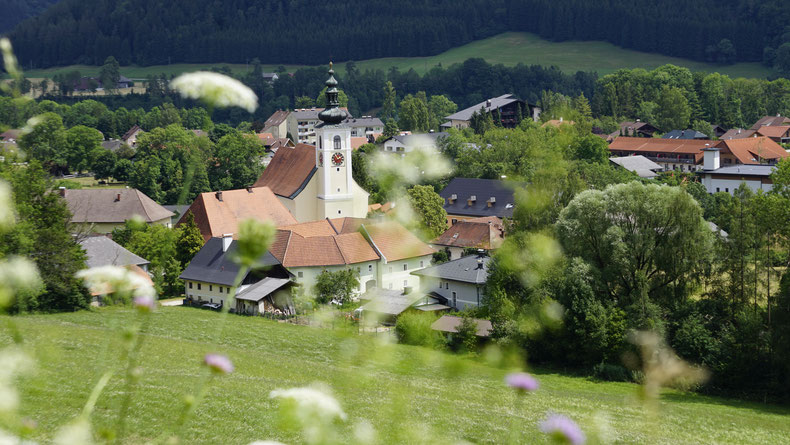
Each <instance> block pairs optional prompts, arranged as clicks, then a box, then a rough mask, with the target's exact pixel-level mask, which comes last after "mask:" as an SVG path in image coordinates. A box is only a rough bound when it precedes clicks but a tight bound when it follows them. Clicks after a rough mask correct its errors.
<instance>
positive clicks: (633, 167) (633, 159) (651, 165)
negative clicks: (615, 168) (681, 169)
mask: <svg viewBox="0 0 790 445" xmlns="http://www.w3.org/2000/svg"><path fill="white" fill-rule="evenodd" d="M609 160H610V161H612V162H613V163H615V164H617V165H619V166H620V167H623V168H624V169H626V170H628V171H632V172H635V173H636V174H637V175H639V176H640V177H642V178H654V177H656V176H658V175H657V174H656V170H663V169H664V167H662V166H660V165H658V164H656V163H655V162H653V161H651V160H650V159H647V158H646V157H644V156H642V155H636V156H622V157H619V158H618V157H615V158H609Z"/></svg>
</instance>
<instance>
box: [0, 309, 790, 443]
mask: <svg viewBox="0 0 790 445" xmlns="http://www.w3.org/2000/svg"><path fill="white" fill-rule="evenodd" d="M219 316H220V315H219V314H217V313H214V312H209V311H204V310H200V309H192V308H184V307H173V308H160V309H159V311H158V312H157V313H155V314H153V315H152V319H151V324H150V326H149V328H148V334H147V335H146V337H145V343H144V346H143V348H142V353H143V357H144V358H143V360H142V363H141V368H142V370H143V374H142V378H141V381H140V385H139V390H138V392H137V394H136V396H135V398H134V403H133V407H132V409H131V413H130V417H129V429H130V431H132V436H131V437H130V438H129V440H128V441H127V442H128V443H140V442H143V441H146V440H148V439H153V438H156V437H158V435H159V434H161V433H162V432H163V431H166V430H167V429H168V428H170V427H171V425H172V424H173V422H174V419H175V417H176V416H177V413H178V409H179V407H180V400H182V397H183V396H184V395H185V394H187V393H191V392H192V391H193V390H194V388H195V387H196V385H197V382H198V381H199V380H200V378H201V375H202V373H203V372H205V371H204V370H203V369H201V367H200V365H199V363H200V361H201V359H202V357H203V355H204V354H205V353H207V352H217V351H219V352H222V353H225V354H227V355H228V356H229V357H230V358H231V359H232V361H233V363H234V364H235V366H236V370H235V372H233V373H232V374H230V375H227V376H222V377H218V378H216V379H215V380H214V382H213V384H212V386H211V387H210V390H209V391H208V395H207V398H206V399H205V402H204V403H203V404H202V405H201V406H200V407H199V408H198V409H197V411H196V418H195V419H193V421H192V422H190V423H189V425H188V428H187V430H186V432H185V435H184V441H183V443H223V444H246V443H249V442H250V441H252V440H256V439H258V440H260V439H277V440H280V441H282V442H284V443H298V442H299V437H298V436H297V435H295V433H291V432H284V431H282V430H281V429H279V428H278V427H277V426H276V424H275V423H276V422H275V413H276V411H277V409H276V405H275V404H274V403H273V402H272V401H270V400H269V397H268V394H269V392H270V391H271V390H273V389H276V388H288V387H294V386H303V385H309V384H312V383H314V382H323V383H325V384H327V385H329V386H330V387H331V388H332V389H333V391H334V392H335V395H336V396H337V398H338V400H339V401H340V403H341V404H342V406H343V408H344V409H345V410H346V412H347V413H348V416H349V420H348V422H347V423H346V424H345V425H344V426H343V429H344V433H345V434H349V435H350V434H351V432H350V431H351V430H352V429H353V425H354V424H355V423H356V422H358V421H359V420H360V419H367V420H368V421H370V422H371V423H372V424H373V425H374V427H375V428H376V430H377V432H378V438H379V441H380V443H404V442H409V443H419V442H424V443H435V442H436V441H439V440H440V439H441V441H443V442H444V441H446V442H448V443H449V442H456V441H458V440H467V441H471V442H477V443H502V442H503V441H504V439H505V438H507V430H508V428H509V427H510V426H511V425H517V426H519V428H520V429H521V435H520V442H523V443H546V441H545V438H544V437H543V436H542V434H541V433H539V432H537V429H536V427H535V425H536V423H537V422H538V421H539V420H540V419H542V418H543V417H544V415H545V413H546V412H547V411H555V412H560V413H565V414H567V415H569V416H571V417H572V418H574V419H575V420H577V421H578V422H579V423H580V424H581V426H582V427H583V428H584V429H585V430H586V431H587V432H588V435H590V436H593V435H595V432H596V431H608V433H607V434H608V435H609V437H610V438H611V439H612V440H613V441H614V442H617V443H738V444H742V443H755V444H762V443H787V441H788V438H790V409H785V408H778V407H773V406H768V405H760V404H754V403H747V402H741V401H737V400H729V399H720V398H712V397H705V396H700V395H696V394H689V393H683V392H679V391H674V390H668V391H665V392H664V394H663V396H662V400H661V402H660V405H659V407H658V413H659V415H658V416H650V415H648V414H646V411H645V410H644V409H643V407H642V406H641V405H640V404H639V403H638V401H637V399H636V398H635V396H634V395H635V394H636V390H637V387H636V386H635V385H633V384H628V383H599V382H593V381H591V380H589V379H586V378H581V377H571V376H567V375H561V374H557V373H553V372H548V371H542V370H539V369H533V370H532V372H533V373H534V374H535V375H536V377H537V378H538V379H539V380H540V383H541V388H540V390H539V391H537V392H536V393H534V394H531V395H529V396H528V397H526V400H525V402H524V404H523V406H522V407H521V408H520V409H518V410H515V409H514V399H515V395H514V394H513V393H512V392H511V391H510V390H509V389H508V388H506V387H504V385H503V380H502V379H503V376H504V375H505V372H506V371H505V370H503V369H499V368H497V367H493V366H489V365H486V364H483V363H482V362H481V360H479V359H478V360H472V359H461V358H458V357H457V356H452V355H447V354H431V353H428V352H427V350H425V349H422V348H417V347H411V346H403V345H387V344H384V343H383V342H382V341H381V338H380V337H378V338H377V337H370V336H358V335H356V334H351V333H343V332H341V331H340V330H328V329H318V328H311V327H305V326H296V325H290V324H285V323H278V322H276V321H269V320H264V319H261V318H246V317H239V316H230V318H229V319H228V320H227V323H226V324H225V328H224V332H223V333H222V335H217V334H216V329H217V326H218V323H217V321H218V320H219ZM133 317H135V314H134V313H133V312H132V311H131V310H125V309H102V310H97V311H90V312H89V311H84V312H78V313H70V314H58V315H33V316H20V317H14V318H13V319H9V318H7V317H3V318H5V319H2V320H0V326H2V328H0V344H7V343H9V342H10V336H9V330H8V326H9V325H8V322H9V321H12V322H13V323H14V324H16V326H17V327H19V329H20V330H21V332H22V335H23V336H24V341H25V343H26V344H27V346H28V348H29V349H30V350H31V351H34V354H35V356H36V358H37V360H38V367H37V369H36V372H35V373H32V374H30V375H28V376H26V377H25V378H23V379H22V380H21V383H20V386H21V390H22V403H23V413H22V414H23V415H25V416H27V417H29V418H31V419H33V420H34V421H35V422H37V425H38V427H37V430H36V437H35V438H36V439H39V440H46V439H47V438H48V437H50V436H51V434H52V432H53V431H54V430H55V429H56V428H57V427H58V426H59V425H62V424H63V423H65V422H67V421H69V420H70V419H72V418H74V417H75V416H76V415H77V414H78V412H79V411H80V409H81V407H82V405H83V404H84V402H85V400H86V398H87V397H88V394H89V392H90V390H91V388H92V386H93V385H94V384H95V382H96V381H97V380H98V378H99V375H100V374H101V372H103V370H105V369H107V368H111V369H115V370H117V371H118V372H116V377H114V378H113V379H112V380H111V381H110V383H109V385H108V386H107V388H106V389H105V390H104V392H103V393H102V395H101V397H100V398H99V400H98V404H97V407H96V411H95V412H94V414H93V422H94V425H95V426H96V427H97V428H98V429H101V428H106V427H109V426H110V425H112V422H113V419H114V416H115V414H116V413H117V409H118V405H119V400H120V391H121V381H120V378H119V377H117V375H119V374H121V372H120V369H121V364H120V363H119V362H120V360H119V354H120V353H119V351H120V349H121V348H120V342H119V340H118V338H119V335H120V334H119V331H120V329H121V328H122V327H124V326H127V325H129V324H130V323H131V322H132V321H133Z"/></svg>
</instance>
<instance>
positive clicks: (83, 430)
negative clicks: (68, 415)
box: [52, 417, 93, 445]
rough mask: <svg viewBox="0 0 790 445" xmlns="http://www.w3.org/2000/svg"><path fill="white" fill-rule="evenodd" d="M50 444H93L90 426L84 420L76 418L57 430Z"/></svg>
mask: <svg viewBox="0 0 790 445" xmlns="http://www.w3.org/2000/svg"><path fill="white" fill-rule="evenodd" d="M52 443H54V444H55V445H89V444H92V443H93V433H92V432H91V424H90V422H88V420H87V419H85V418H82V417H80V418H78V419H77V420H75V421H74V422H72V423H70V424H68V425H65V426H63V427H61V428H60V430H58V433H57V434H56V435H55V438H54V439H53V441H52Z"/></svg>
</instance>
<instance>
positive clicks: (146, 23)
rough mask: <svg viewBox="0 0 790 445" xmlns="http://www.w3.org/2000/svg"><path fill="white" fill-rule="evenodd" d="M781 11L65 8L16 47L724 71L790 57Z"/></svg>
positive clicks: (67, 2) (229, 57)
mask: <svg viewBox="0 0 790 445" xmlns="http://www.w3.org/2000/svg"><path fill="white" fill-rule="evenodd" d="M788 22H790V9H788V8H786V7H784V3H783V2H782V1H781V0H766V1H764V2H760V3H757V4H755V3H753V2H748V1H746V0H732V1H729V2H715V1H713V0H700V1H697V2H685V1H681V0H648V1H644V2H640V3H634V2H626V1H623V0H612V1H609V2H606V3H605V4H602V3H598V2H583V1H580V0H558V1H548V0H527V1H520V0H519V1H517V0H460V1H452V2H451V1H449V0H438V1H435V2H402V1H401V2H384V1H380V0H372V1H362V0H345V1H342V2H318V1H315V0H296V1H291V2H281V1H270V2H262V1H260V0H233V1H229V2H210V1H208V0H194V1H192V2H188V3H184V2H152V1H148V0H126V1H123V2H121V1H118V0H89V1H84V0H63V1H62V2H60V3H58V4H56V5H54V6H53V7H51V8H50V9H48V10H47V11H46V12H45V13H43V14H41V15H40V16H37V17H34V18H32V19H30V20H27V21H25V22H24V23H22V24H20V25H19V26H18V27H17V28H16V29H15V30H14V31H13V32H12V33H11V37H12V39H13V41H14V44H15V47H16V49H17V51H18V55H19V56H20V60H21V62H22V63H23V65H24V66H26V67H31V66H32V67H48V66H56V65H71V64H75V63H82V64H88V65H99V64H101V62H102V61H103V60H104V59H105V58H106V57H107V56H110V55H112V56H115V57H116V58H117V59H118V60H119V62H120V63H121V64H122V65H129V64H137V65H153V64H165V63H176V62H186V63H198V62H233V63H246V62H248V61H250V60H252V59H253V58H256V57H257V58H259V59H260V60H263V61H265V62H267V63H294V64H317V63H323V62H325V61H326V59H327V58H333V59H335V60H338V61H340V60H363V59H371V58H379V57H394V56H401V57H412V56H425V55H432V54H437V53H439V52H442V51H444V50H447V49H449V48H453V47H457V46H461V45H464V44H466V43H468V42H471V41H473V40H478V39H482V38H486V37H490V36H493V35H496V34H499V33H502V32H505V31H527V32H533V33H537V34H539V35H540V36H541V37H543V38H546V39H550V40H554V41H565V40H604V41H608V42H611V43H613V44H616V45H619V46H622V47H625V48H633V49H639V50H642V51H650V52H658V53H663V54H667V55H672V56H679V57H685V58H690V59H695V60H709V61H715V62H719V63H732V62H735V61H760V60H764V61H765V62H766V63H770V64H773V62H774V58H775V57H776V54H777V53H780V54H783V51H784V50H780V48H782V45H783V44H787V47H788V48H790V29H788V28H787V27H786V23H788Z"/></svg>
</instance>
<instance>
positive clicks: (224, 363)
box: [203, 354, 233, 374]
mask: <svg viewBox="0 0 790 445" xmlns="http://www.w3.org/2000/svg"><path fill="white" fill-rule="evenodd" d="M203 362H204V363H205V364H206V366H208V367H209V369H211V371H212V372H214V373H217V374H230V373H231V372H233V363H231V361H230V359H229V358H227V357H225V356H224V355H219V354H206V357H205V358H204V359H203Z"/></svg>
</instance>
